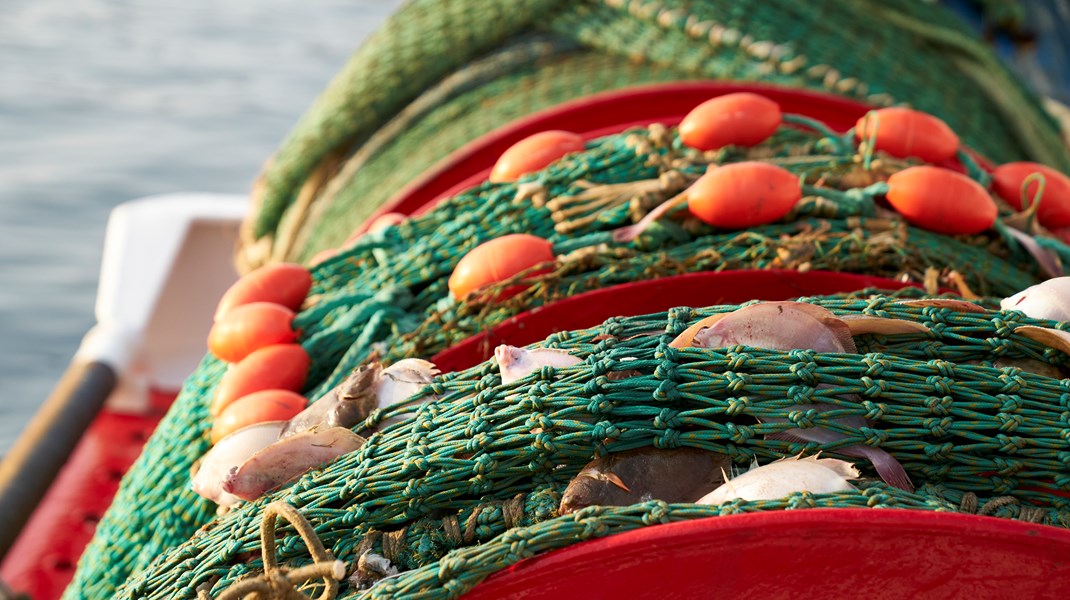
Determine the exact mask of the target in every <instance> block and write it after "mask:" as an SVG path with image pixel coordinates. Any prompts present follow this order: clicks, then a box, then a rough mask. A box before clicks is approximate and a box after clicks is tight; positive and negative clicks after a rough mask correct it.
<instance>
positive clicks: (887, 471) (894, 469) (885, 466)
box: [866, 446, 914, 492]
mask: <svg viewBox="0 0 1070 600" xmlns="http://www.w3.org/2000/svg"><path fill="white" fill-rule="evenodd" d="M866 458H868V459H869V462H871V463H873V468H874V469H876V470H877V474H878V475H880V476H881V479H882V480H883V481H884V483H887V484H888V485H891V486H894V487H897V488H899V489H901V490H906V491H908V492H913V491H914V483H913V482H911V481H910V476H909V475H907V472H906V469H904V468H903V465H901V464H899V461H898V460H896V459H895V457H894V456H892V455H891V454H888V452H886V451H884V450H881V449H880V448H871V447H868V446H867V451H866Z"/></svg>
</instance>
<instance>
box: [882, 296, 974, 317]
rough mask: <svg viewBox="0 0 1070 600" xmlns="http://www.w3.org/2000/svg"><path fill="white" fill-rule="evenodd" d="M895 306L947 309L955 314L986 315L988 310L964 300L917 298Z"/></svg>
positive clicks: (902, 301)
mask: <svg viewBox="0 0 1070 600" xmlns="http://www.w3.org/2000/svg"><path fill="white" fill-rule="evenodd" d="M896 304H901V305H903V306H912V307H918V308H925V307H928V306H931V307H933V308H948V309H951V310H953V311H955V312H964V313H986V312H988V310H987V309H986V308H985V307H983V306H978V305H977V304H974V303H973V302H967V301H966V300H951V299H948V298H918V299H917V300H900V301H898V302H896Z"/></svg>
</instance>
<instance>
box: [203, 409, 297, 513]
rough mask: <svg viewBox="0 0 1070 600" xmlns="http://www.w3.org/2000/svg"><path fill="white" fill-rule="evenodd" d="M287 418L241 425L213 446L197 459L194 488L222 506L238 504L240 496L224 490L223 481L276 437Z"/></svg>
mask: <svg viewBox="0 0 1070 600" xmlns="http://www.w3.org/2000/svg"><path fill="white" fill-rule="evenodd" d="M285 424H286V421H269V422H266V423H257V424H256V425H250V426H248V427H243V428H241V429H239V430H237V431H235V432H233V433H231V434H230V435H228V436H226V437H225V438H223V439H221V440H219V442H218V443H217V444H216V445H215V446H212V449H211V450H209V451H208V452H207V453H206V454H205V455H204V456H203V457H202V458H201V460H200V463H199V466H198V467H197V472H196V473H194V475H193V480H192V487H193V491H194V492H196V493H197V494H199V495H200V496H202V497H204V498H207V499H208V500H211V501H212V502H215V503H217V504H219V505H220V506H222V507H224V508H225V507H228V506H233V505H234V504H237V503H238V501H239V498H238V497H236V496H234V495H233V494H228V493H227V492H225V491H223V480H224V479H226V476H227V474H228V473H230V471H231V469H234V468H235V467H237V466H239V465H241V464H242V463H243V462H245V461H246V460H248V459H249V457H250V456H252V455H254V454H256V453H257V452H259V451H260V450H263V449H264V448H267V447H268V446H270V445H271V444H273V443H274V442H275V440H277V439H278V438H279V432H281V431H282V428H283V426H284V425H285Z"/></svg>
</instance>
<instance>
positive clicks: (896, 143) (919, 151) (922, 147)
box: [855, 106, 959, 163]
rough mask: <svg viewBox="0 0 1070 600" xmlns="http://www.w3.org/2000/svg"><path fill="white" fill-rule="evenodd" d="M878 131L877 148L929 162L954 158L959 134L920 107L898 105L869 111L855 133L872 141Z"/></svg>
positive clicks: (856, 135) (863, 138)
mask: <svg viewBox="0 0 1070 600" xmlns="http://www.w3.org/2000/svg"><path fill="white" fill-rule="evenodd" d="M874 132H876V139H875V141H874V145H873V147H874V149H876V150H882V151H884V152H887V153H888V154H891V155H892V156H898V157H900V158H907V157H910V156H915V157H917V158H920V159H921V160H924V161H925V162H932V163H938V162H943V161H945V160H948V159H950V158H953V157H954V156H955V153H956V152H958V149H959V136H957V135H955V132H954V131H952V130H951V128H950V127H948V125H947V123H945V122H943V121H942V120H940V119H938V118H936V117H934V116H932V115H930V114H928V113H924V112H921V111H918V110H913V109H910V108H904V107H901V106H894V107H891V108H882V109H880V110H875V111H873V112H871V113H867V114H866V115H865V116H864V117H862V118H860V119H858V122H857V123H856V124H855V137H857V138H858V139H859V141H864V142H868V141H869V140H870V139H871V138H872V137H873V135H874Z"/></svg>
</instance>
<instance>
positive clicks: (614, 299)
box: [431, 271, 908, 372]
mask: <svg viewBox="0 0 1070 600" xmlns="http://www.w3.org/2000/svg"><path fill="white" fill-rule="evenodd" d="M907 285H908V284H905V283H902V282H899V281H895V280H892V279H884V278H881V277H871V276H868V275H854V274H850V273H833V272H830V271H811V272H809V273H799V272H798V271H721V272H716V273H713V272H706V273H688V274H685V275H677V276H675V277H666V278H663V279H654V280H649V281H637V282H633V283H625V284H621V285H616V286H612V287H608V288H603V289H600V290H594V291H590V292H586V293H583V294H579V295H576V296H571V297H569V298H564V299H562V300H558V301H557V302H554V303H552V304H548V305H546V306H540V307H537V308H534V309H532V310H529V311H527V312H524V313H521V314H519V315H516V316H515V317H512V318H510V319H508V320H506V321H504V322H503V323H501V324H500V325H498V326H497V327H494V328H492V329H490V330H488V331H485V332H483V333H480V334H478V335H475V336H472V337H470V338H468V339H466V340H464V341H462V342H460V343H459V344H456V345H454V346H452V347H450V348H448V349H446V350H443V351H442V352H439V353H438V354H436V355H435V356H434V357H433V358H432V359H431V362H433V363H435V365H437V366H438V368H439V369H442V371H443V372H449V371H460V370H462V369H467V368H468V367H471V366H474V365H476V364H478V363H480V362H482V361H484V360H487V359H488V358H490V357H491V356H493V355H494V348H495V347H496V346H498V345H499V344H510V345H513V346H524V345H527V344H531V343H534V342H538V341H540V340H542V339H544V338H545V337H546V336H548V335H550V334H552V333H555V332H558V331H566V330H570V329H585V328H587V327H594V326H595V325H598V324H600V323H602V322H603V321H605V320H606V319H608V318H610V317H615V316H630V315H642V314H648V313H655V312H661V311H664V310H668V309H670V308H673V307H675V306H712V305H715V304H738V303H740V302H746V301H747V300H789V299H791V298H797V297H799V296H814V295H825V294H836V293H840V292H850V291H854V290H858V289H862V288H866V287H879V288H883V289H893V290H895V289H900V288H903V287H907Z"/></svg>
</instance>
